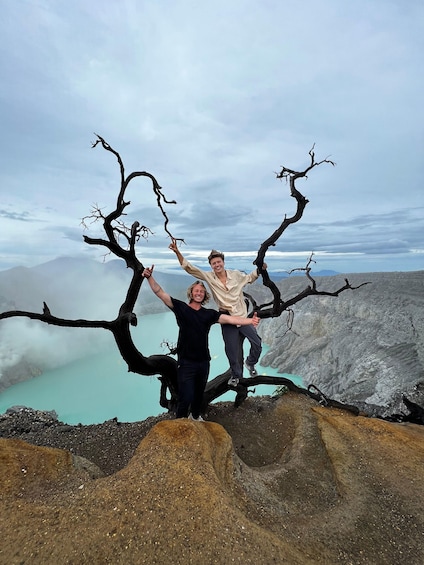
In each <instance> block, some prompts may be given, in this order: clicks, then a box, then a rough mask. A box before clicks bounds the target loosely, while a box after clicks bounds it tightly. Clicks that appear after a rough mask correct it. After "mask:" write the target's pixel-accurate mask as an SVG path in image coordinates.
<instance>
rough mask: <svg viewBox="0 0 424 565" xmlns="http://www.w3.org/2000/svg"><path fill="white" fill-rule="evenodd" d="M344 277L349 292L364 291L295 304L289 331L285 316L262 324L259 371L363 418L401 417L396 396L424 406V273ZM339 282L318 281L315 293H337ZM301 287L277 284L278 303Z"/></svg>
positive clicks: (301, 280)
mask: <svg viewBox="0 0 424 565" xmlns="http://www.w3.org/2000/svg"><path fill="white" fill-rule="evenodd" d="M346 276H347V278H348V280H349V282H350V283H351V284H352V285H359V284H361V283H363V282H370V284H367V285H365V286H363V287H361V288H359V289H357V290H348V291H345V292H343V293H342V294H341V295H340V296H339V297H309V298H307V299H305V300H303V301H302V302H300V303H298V304H297V305H295V307H294V322H293V326H292V331H287V317H286V315H285V314H283V315H282V316H281V317H280V318H276V319H272V320H265V321H263V322H262V323H261V325H260V332H261V334H262V336H263V338H264V341H265V342H266V343H267V344H269V345H270V351H269V352H268V354H267V355H266V356H265V357H264V359H263V362H262V364H265V365H270V366H272V367H276V368H278V369H279V370H280V371H281V372H286V373H292V374H297V375H300V376H302V377H303V379H304V382H305V384H306V385H308V384H310V383H313V384H315V385H316V386H318V387H319V389H320V390H322V392H323V393H324V394H326V395H327V396H329V397H331V398H333V399H335V400H339V401H342V402H347V403H350V404H356V405H357V406H359V407H362V408H363V409H365V410H366V411H367V412H368V413H374V414H380V415H382V416H389V415H390V414H392V413H399V412H401V411H402V410H403V408H404V406H403V404H402V394H405V395H406V396H407V397H408V398H409V399H410V400H412V401H414V402H416V403H417V404H420V405H424V271H418V272H410V273H398V272H393V273H364V274H349V275H346ZM344 278H345V275H336V276H331V277H319V278H317V282H318V288H319V289H321V288H322V289H326V290H335V289H336V288H338V287H340V286H342V285H343V282H344ZM307 284H308V281H307V279H306V278H305V277H295V278H290V279H285V280H283V281H281V282H280V283H279V287H280V289H281V292H282V296H283V299H288V298H290V297H292V296H293V295H295V294H296V293H297V292H299V291H300V290H303V289H304V288H305V287H306V286H307ZM258 291H259V292H262V293H263V292H264V291H263V290H261V289H257V290H256V292H258ZM259 296H260V295H258V297H259Z"/></svg>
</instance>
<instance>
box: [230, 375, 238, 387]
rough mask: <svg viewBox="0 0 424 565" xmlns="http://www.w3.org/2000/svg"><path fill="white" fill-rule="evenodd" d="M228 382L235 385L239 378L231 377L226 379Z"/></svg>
mask: <svg viewBox="0 0 424 565" xmlns="http://www.w3.org/2000/svg"><path fill="white" fill-rule="evenodd" d="M228 384H229V385H230V386H237V385H238V384H239V380H238V379H237V378H236V377H231V378H230V379H228Z"/></svg>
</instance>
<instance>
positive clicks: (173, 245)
mask: <svg viewBox="0 0 424 565" xmlns="http://www.w3.org/2000/svg"><path fill="white" fill-rule="evenodd" d="M169 249H171V250H172V251H173V252H174V253H175V255H176V256H177V258H178V261H179V262H180V265H182V264H183V261H184V257H183V255H182V253H181V251H180V250H179V249H178V245H177V242H176V241H175V239H173V240H172V241H171V243H170V244H169Z"/></svg>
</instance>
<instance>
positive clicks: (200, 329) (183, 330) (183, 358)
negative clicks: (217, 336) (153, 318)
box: [143, 265, 259, 421]
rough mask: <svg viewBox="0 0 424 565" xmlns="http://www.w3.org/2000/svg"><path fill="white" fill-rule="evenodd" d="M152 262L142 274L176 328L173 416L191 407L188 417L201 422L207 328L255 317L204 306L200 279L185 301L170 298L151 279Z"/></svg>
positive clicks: (253, 320)
mask: <svg viewBox="0 0 424 565" xmlns="http://www.w3.org/2000/svg"><path fill="white" fill-rule="evenodd" d="M153 269H154V265H152V267H151V268H150V269H144V271H143V277H145V278H146V279H147V280H148V282H149V285H150V288H151V289H152V291H153V292H154V293H155V294H156V296H157V297H158V298H160V299H161V300H162V302H163V303H164V304H166V306H168V308H170V309H171V310H173V312H174V314H175V317H176V320H177V324H178V327H179V329H180V330H179V332H178V343H177V357H178V359H177V362H178V366H177V380H178V404H177V414H176V416H177V418H187V417H188V415H189V410H190V407H191V417H192V418H193V419H194V420H200V421H203V419H202V417H201V415H200V412H201V407H202V400H203V393H204V390H205V386H206V383H207V380H208V376H209V368H210V359H211V355H210V352H209V330H210V328H211V326H212V325H213V324H216V323H218V324H232V325H234V326H248V325H252V326H257V325H258V323H259V318H258V317H257V316H256V314H255V315H254V316H253V318H244V317H242V316H229V315H227V314H221V313H220V312H217V311H216V310H212V309H210V308H204V307H203V304H206V302H207V301H208V300H209V293H208V292H207V290H206V287H205V285H204V284H203V282H201V281H195V282H194V283H193V284H192V285H190V286H189V288H188V289H187V298H188V301H189V302H188V304H186V303H185V302H182V301H181V300H178V299H176V298H172V297H171V296H170V295H169V294H168V293H166V292H165V291H164V290H163V289H162V287H161V286H160V285H159V284H158V283H157V281H156V280H155V279H154V278H153V275H152V274H153Z"/></svg>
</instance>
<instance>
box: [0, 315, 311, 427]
mask: <svg viewBox="0 0 424 565" xmlns="http://www.w3.org/2000/svg"><path fill="white" fill-rule="evenodd" d="M89 331H90V330H89ZM96 331H101V330H96ZM132 334H133V339H134V341H135V343H136V345H137V346H138V347H139V349H140V351H142V353H143V354H144V355H152V354H155V353H166V351H165V350H163V349H161V343H162V342H163V341H164V340H167V341H169V342H175V341H176V338H177V334H178V327H177V324H176V322H175V317H174V315H173V314H172V313H171V312H164V313H161V314H152V315H148V316H142V317H141V318H140V319H139V325H138V327H137V328H134V329H133V330H132ZM209 344H210V351H211V356H212V362H211V372H210V376H211V378H213V377H215V376H216V375H219V374H220V373H223V372H224V371H226V370H227V369H228V361H227V358H226V356H225V352H224V344H223V340H222V335H221V328H220V326H219V324H215V325H214V326H213V327H212V328H211V333H210V342H209ZM267 349H268V348H267V346H265V345H264V351H263V353H264V354H265V352H266V351H267ZM257 370H258V372H259V374H264V375H273V376H280V377H286V378H289V379H290V380H292V381H293V382H294V383H295V384H297V385H298V386H302V379H301V377H298V376H295V375H288V374H283V373H278V371H277V370H275V369H271V368H268V367H266V368H265V367H261V366H260V364H259V365H257ZM255 389H256V390H255V395H265V394H272V392H273V391H274V390H275V387H272V386H268V385H260V386H257V387H255ZM159 391H160V382H159V380H158V379H157V377H145V376H142V375H137V374H134V373H129V372H128V370H127V366H126V364H125V362H124V361H123V360H122V358H121V356H120V354H119V351H118V349H117V347H116V346H115V342H114V341H113V338H112V337H111V340H110V345H109V346H108V347H106V348H105V349H104V350H102V351H100V352H96V353H95V354H93V355H90V356H87V357H83V358H81V359H78V360H76V361H73V362H72V363H69V364H67V365H64V366H61V367H58V368H55V369H52V370H48V371H46V372H44V373H43V374H42V375H40V376H38V377H35V378H33V379H30V380H28V381H24V382H21V383H17V384H15V385H13V386H11V387H9V388H8V389H6V390H5V391H3V392H2V393H0V413H4V412H5V411H6V410H7V409H8V408H10V407H12V406H27V407H30V408H33V409H36V410H55V411H56V413H57V415H58V418H59V420H61V421H62V422H65V423H67V424H71V425H76V424H100V423H102V422H105V421H106V420H110V419H112V418H115V417H116V418H117V419H118V420H119V421H120V422H136V421H140V420H144V419H146V418H148V417H149V416H157V415H158V414H161V413H163V412H164V409H163V408H162V407H161V406H160V404H159ZM234 397H235V393H234V392H232V391H229V392H227V393H226V394H225V395H223V396H221V397H220V398H219V400H218V401H222V400H234Z"/></svg>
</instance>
